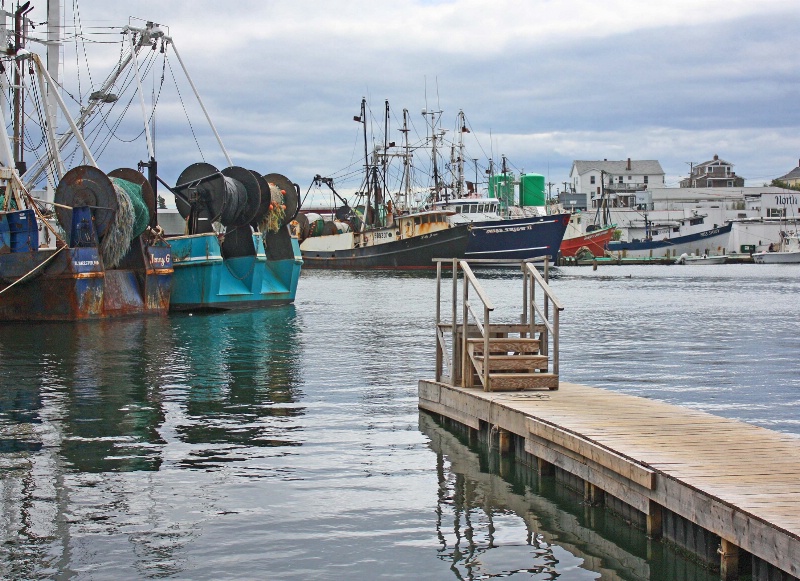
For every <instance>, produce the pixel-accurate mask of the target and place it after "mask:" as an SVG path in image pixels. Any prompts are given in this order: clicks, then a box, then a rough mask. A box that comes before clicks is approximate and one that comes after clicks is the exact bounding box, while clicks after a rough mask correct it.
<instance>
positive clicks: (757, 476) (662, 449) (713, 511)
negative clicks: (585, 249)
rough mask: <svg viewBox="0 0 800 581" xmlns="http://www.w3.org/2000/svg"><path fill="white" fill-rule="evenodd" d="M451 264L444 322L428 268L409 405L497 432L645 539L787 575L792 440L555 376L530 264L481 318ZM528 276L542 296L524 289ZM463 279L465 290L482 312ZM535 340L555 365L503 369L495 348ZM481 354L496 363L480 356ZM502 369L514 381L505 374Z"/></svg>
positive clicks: (724, 570) (795, 510)
mask: <svg viewBox="0 0 800 581" xmlns="http://www.w3.org/2000/svg"><path fill="white" fill-rule="evenodd" d="M459 269H460V270H461V271H462V272H463V282H461V284H460V285H459V279H458V277H457V276H455V275H454V278H453V295H452V297H453V301H452V304H453V308H452V313H453V319H452V321H451V322H443V321H442V320H441V315H442V309H441V306H440V302H441V297H442V295H441V289H440V287H441V271H439V277H437V283H438V284H437V316H436V324H437V358H436V359H437V361H436V363H437V365H436V378H435V379H434V380H421V381H420V382H419V407H420V409H422V410H425V411H428V412H430V413H433V414H437V415H439V416H441V417H443V418H447V419H449V420H451V421H454V422H457V423H458V424H460V425H461V426H464V427H466V428H468V429H469V430H470V432H471V433H472V431H477V432H478V433H479V434H482V435H483V436H484V438H487V439H490V441H494V439H495V438H496V440H497V444H498V448H499V450H500V452H501V453H514V454H516V456H517V458H522V459H523V461H524V462H525V463H527V464H530V465H531V466H532V467H534V469H536V470H538V471H539V472H540V473H542V474H552V475H555V477H556V478H557V479H560V480H562V481H563V482H564V483H565V485H566V486H570V487H572V488H576V489H579V490H582V491H583V494H584V499H585V502H587V503H589V504H592V505H604V506H606V507H607V508H608V509H609V510H613V511H615V512H618V513H620V514H622V515H623V516H625V518H626V519H627V520H629V521H630V522H631V523H632V524H633V525H634V526H636V525H638V526H641V527H642V528H643V529H645V530H646V531H647V534H648V536H649V537H650V538H652V539H654V540H655V539H664V540H666V541H667V542H671V543H673V544H675V545H677V546H678V547H679V548H681V549H682V550H684V551H686V552H689V553H690V554H692V555H693V556H694V557H695V558H696V559H698V560H699V561H701V562H702V563H703V564H705V565H706V566H707V567H708V568H710V569H719V571H720V578H722V579H726V580H729V579H738V578H739V575H740V574H743V575H748V576H750V578H751V579H753V580H756V581H774V580H780V581H784V580H792V579H800V439H798V438H797V437H794V436H792V435H789V434H782V433H779V432H774V431H771V430H767V429H764V428H759V427H757V426H753V425H750V424H745V423H742V422H737V421H734V420H729V419H725V418H721V417H717V416H714V415H711V414H708V413H704V412H700V411H696V410H691V409H687V408H682V407H679V406H674V405H670V404H665V403H662V402H658V401H653V400H650V399H644V398H640V397H635V396H630V395H626V394H622V393H618V392H612V391H608V390H604V389H598V388H593V387H587V386H583V385H577V384H571V383H564V382H560V381H558V312H559V311H560V310H561V309H563V306H561V305H560V303H558V302H557V299H555V297H553V296H552V291H551V290H550V289H549V287H548V286H547V284H546V281H545V280H544V279H542V277H541V275H539V274H537V273H536V271H535V269H534V268H533V267H532V266H530V265H523V272H524V274H525V282H524V290H523V300H524V308H523V314H522V316H521V317H520V321H521V322H520V323H518V324H517V323H515V324H512V325H509V324H496V323H495V324H493V323H492V322H491V321H490V313H491V311H492V310H493V309H494V307H493V305H492V304H491V301H490V300H489V298H488V296H487V295H486V293H485V292H484V291H483V290H482V288H481V287H480V284H479V283H478V282H477V280H476V279H475V277H474V275H473V274H472V271H471V270H470V268H469V266H468V265H467V264H466V263H463V262H462V263H459V264H458V265H457V267H456V265H454V268H453V271H454V273H455V272H456V271H457V270H459ZM545 273H546V269H545ZM545 277H546V274H545ZM537 285H538V286H539V287H540V288H541V291H544V292H541V291H539V296H543V298H544V303H543V305H537V303H536V300H535V287H536V286H537ZM459 287H460V288H461V289H463V290H462V294H461V297H462V298H461V304H462V309H459V308H457V307H458V305H457V303H458V302H459V301H458V297H459V293H458V292H457V288H459ZM469 288H474V289H475V291H477V292H476V294H477V295H478V298H479V299H480V301H481V302H482V303H483V316H481V313H480V310H479V309H477V308H475V307H476V305H474V304H472V303H473V302H474V301H471V299H470V296H469ZM459 312H461V313H463V318H460V319H459ZM536 314H539V316H540V318H539V320H538V321H537V320H536V316H535V315H536ZM465 328H466V329H467V331H466V333H465V332H464V329H465ZM512 334H519V337H518V338H517V337H515V338H512V337H511V335H512ZM451 337H452V338H451ZM534 341H539V343H540V345H539V350H538V352H539V353H540V354H542V355H547V359H549V360H554V364H552V365H551V366H549V367H548V365H547V364H546V363H544V364H543V363H542V362H539V363H537V365H536V366H535V368H529V369H528V370H527V372H525V373H521V372H520V369H518V368H516V367H518V366H519V365H522V363H521V362H522V361H524V360H523V359H520V362H519V363H514V364H513V365H512V366H511V367H514V368H513V369H508V366H509V363H508V360H509V359H513V358H515V357H520V354H519V352H518V348H517V346H515V343H520V344H524V345H525V348H526V353H525V355H524V356H525V357H527V358H530V352H531V344H532V342H534ZM495 344H496V345H499V346H500V347H499V349H493V347H492V346H493V345H495ZM481 345H483V346H484V347H483V348H482V349H476V347H478V346H481ZM498 351H503V353H499V352H498ZM493 358H498V359H499V361H500V362H502V365H500V366H499V367H497V368H493V367H492V364H491V360H492V359H493ZM525 365H530V363H525ZM445 370H448V371H449V375H446V374H445ZM506 375H507V376H509V379H511V377H512V376H513V381H510V380H509V379H506V380H504V376H506ZM526 376H527V377H526ZM553 378H555V384H554V383H553V381H554V380H553ZM472 386H475V387H472ZM542 387H544V389H542ZM537 388H538V389H537Z"/></svg>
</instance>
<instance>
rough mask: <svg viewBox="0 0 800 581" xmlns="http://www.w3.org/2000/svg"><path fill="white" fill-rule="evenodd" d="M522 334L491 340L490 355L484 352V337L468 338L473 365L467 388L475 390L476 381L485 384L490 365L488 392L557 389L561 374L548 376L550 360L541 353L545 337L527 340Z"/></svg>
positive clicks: (470, 369)
mask: <svg viewBox="0 0 800 581" xmlns="http://www.w3.org/2000/svg"><path fill="white" fill-rule="evenodd" d="M505 327H508V325H506V326H505ZM525 329H527V328H525ZM501 334H502V335H508V333H501ZM519 335H520V336H519V337H509V336H501V337H490V339H489V353H488V354H487V353H484V340H483V338H480V337H468V338H467V355H468V356H469V361H470V362H471V366H470V367H469V371H470V372H468V373H467V375H466V378H465V380H466V381H465V384H466V386H467V387H474V386H475V385H477V383H476V381H477V382H479V383H481V384H483V383H484V381H485V379H484V378H485V371H486V366H488V372H489V373H488V378H489V381H488V385H483V389H484V390H485V391H521V390H527V389H549V390H555V389H558V375H555V374H553V373H548V369H549V366H550V357H549V356H548V355H546V354H544V353H542V351H543V350H542V341H543V335H542V334H541V333H539V336H538V338H531V337H526V336H524V335H525V332H524V331H522V330H520V331H519Z"/></svg>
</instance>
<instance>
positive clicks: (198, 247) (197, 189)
mask: <svg viewBox="0 0 800 581" xmlns="http://www.w3.org/2000/svg"><path fill="white" fill-rule="evenodd" d="M268 180H269V181H268ZM171 191H172V192H173V193H174V194H175V197H176V201H177V204H178V209H179V211H180V212H181V214H182V215H183V216H184V218H185V219H186V224H187V230H188V233H187V234H185V235H182V236H172V237H169V238H168V240H169V243H170V245H171V246H172V254H173V257H174V269H175V280H174V284H173V290H172V299H171V308H172V310H175V311H193V310H227V309H240V308H255V307H262V306H275V305H282V304H288V303H291V302H293V301H294V299H295V295H296V292H297V284H298V281H299V279H300V269H301V266H302V264H303V260H302V258H301V256H300V248H299V246H298V243H297V239H296V238H294V237H293V236H292V235H291V234H290V232H289V229H288V223H289V221H290V220H291V219H293V218H294V215H295V213H296V212H297V211H298V209H299V208H298V204H299V196H298V192H297V187H296V185H295V184H293V183H291V182H290V181H289V180H288V179H287V178H286V177H285V176H282V175H280V174H269V175H266V176H260V175H259V174H257V173H255V172H252V171H249V170H246V169H244V168H240V167H236V166H232V167H228V168H226V169H224V170H222V171H218V170H217V168H215V167H214V166H212V165H210V164H207V163H197V164H194V165H192V166H190V167H188V168H186V169H185V170H184V171H183V172H182V173H181V175H180V177H179V178H178V184H177V185H176V186H175V187H174V188H171Z"/></svg>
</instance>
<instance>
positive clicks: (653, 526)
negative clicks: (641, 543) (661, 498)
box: [647, 500, 663, 539]
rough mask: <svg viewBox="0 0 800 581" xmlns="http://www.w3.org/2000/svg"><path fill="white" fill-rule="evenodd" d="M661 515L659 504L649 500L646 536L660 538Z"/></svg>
mask: <svg viewBox="0 0 800 581" xmlns="http://www.w3.org/2000/svg"><path fill="white" fill-rule="evenodd" d="M662 515H663V511H662V510H661V505H660V504H658V503H657V502H654V501H652V500H651V501H650V506H649V509H648V511H647V536H648V537H650V538H651V539H660V538H661V520H662Z"/></svg>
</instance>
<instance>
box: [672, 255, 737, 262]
mask: <svg viewBox="0 0 800 581" xmlns="http://www.w3.org/2000/svg"><path fill="white" fill-rule="evenodd" d="M726 260H727V258H726V257H725V255H724V254H717V255H708V254H701V255H697V254H686V253H684V254H681V255H680V256H679V257H678V258H676V259H675V264H687V265H703V264H706V265H707V264H725V261H726Z"/></svg>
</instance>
